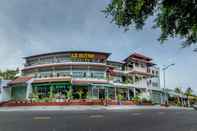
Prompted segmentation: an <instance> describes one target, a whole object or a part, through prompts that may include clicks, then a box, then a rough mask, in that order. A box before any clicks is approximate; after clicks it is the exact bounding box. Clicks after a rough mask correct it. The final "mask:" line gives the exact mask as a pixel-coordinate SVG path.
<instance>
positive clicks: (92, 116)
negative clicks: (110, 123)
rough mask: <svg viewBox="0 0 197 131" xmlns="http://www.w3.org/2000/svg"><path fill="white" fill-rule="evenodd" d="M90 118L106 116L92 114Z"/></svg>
mask: <svg viewBox="0 0 197 131" xmlns="http://www.w3.org/2000/svg"><path fill="white" fill-rule="evenodd" d="M89 117H90V118H102V117H104V116H103V115H90V116H89Z"/></svg>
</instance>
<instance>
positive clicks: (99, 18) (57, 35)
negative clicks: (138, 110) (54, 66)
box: [0, 0, 197, 90]
mask: <svg viewBox="0 0 197 131" xmlns="http://www.w3.org/2000/svg"><path fill="white" fill-rule="evenodd" d="M108 2H109V0H85V1H84V0H72V1H71V0H69V1H68V0H35V1H34V0H31V1H30V0H29V1H28V0H0V60H1V63H0V68H1V69H7V68H13V69H15V68H16V67H21V66H22V64H23V63H24V61H23V59H22V57H24V56H29V55H32V54H36V53H45V52H51V51H64V50H93V51H106V52H111V53H112V56H111V58H110V59H113V60H123V59H124V58H125V57H127V56H128V55H129V54H130V53H132V52H139V53H143V54H145V55H147V56H149V57H152V58H153V59H154V61H155V63H157V64H158V66H159V67H162V66H163V65H165V64H170V63H176V65H175V66H174V67H172V68H170V69H169V70H168V71H167V87H168V88H174V87H176V86H182V87H183V88H186V87H188V86H191V87H192V88H194V89H196V90H197V80H196V76H197V69H196V67H197V59H196V58H197V53H194V52H193V51H192V50H193V48H194V47H189V48H185V49H182V48H181V45H180V43H181V40H179V39H173V40H168V41H166V42H165V44H163V45H161V44H160V43H159V42H158V41H157V38H158V37H159V33H160V32H159V30H153V29H152V28H151V26H152V24H151V22H152V19H149V20H148V21H147V24H146V26H145V27H144V30H143V31H136V30H134V29H131V30H130V31H128V32H124V30H123V29H120V28H118V27H117V26H116V25H114V24H112V23H110V19H107V18H105V17H104V14H103V13H102V12H101V10H102V9H104V7H105V6H106V5H107V3H108ZM161 79H162V78H161Z"/></svg>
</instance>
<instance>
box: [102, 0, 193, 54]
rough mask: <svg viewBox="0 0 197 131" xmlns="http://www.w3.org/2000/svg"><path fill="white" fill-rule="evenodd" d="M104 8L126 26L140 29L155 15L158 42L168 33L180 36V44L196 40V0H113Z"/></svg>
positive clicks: (172, 36)
mask: <svg viewBox="0 0 197 131" xmlns="http://www.w3.org/2000/svg"><path fill="white" fill-rule="evenodd" d="M103 12H104V13H105V15H106V17H108V16H111V18H112V22H115V24H116V25H118V26H119V27H123V28H125V30H128V29H129V28H130V27H131V26H134V27H135V28H136V29H142V28H143V26H144V24H145V22H146V20H147V19H148V18H149V17H151V16H155V20H154V26H153V27H154V28H160V31H161V35H160V37H159V39H158V40H159V41H160V42H161V43H163V42H164V41H165V40H167V39H168V38H169V37H171V38H174V37H179V38H182V39H183V40H184V42H183V47H186V46H189V45H192V44H195V43H196V42H197V13H196V12H197V1H196V0H112V2H111V3H110V4H108V6H107V7H106V8H105V9H104V10H103ZM196 51H197V49H196Z"/></svg>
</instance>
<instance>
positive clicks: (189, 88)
mask: <svg viewBox="0 0 197 131" xmlns="http://www.w3.org/2000/svg"><path fill="white" fill-rule="evenodd" d="M192 93H193V90H192V88H191V87H188V88H187V89H186V91H185V95H186V96H187V106H190V101H189V96H192Z"/></svg>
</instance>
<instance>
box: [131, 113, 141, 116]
mask: <svg viewBox="0 0 197 131" xmlns="http://www.w3.org/2000/svg"><path fill="white" fill-rule="evenodd" d="M141 114H142V113H132V114H131V115H132V116H139V115H141Z"/></svg>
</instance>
